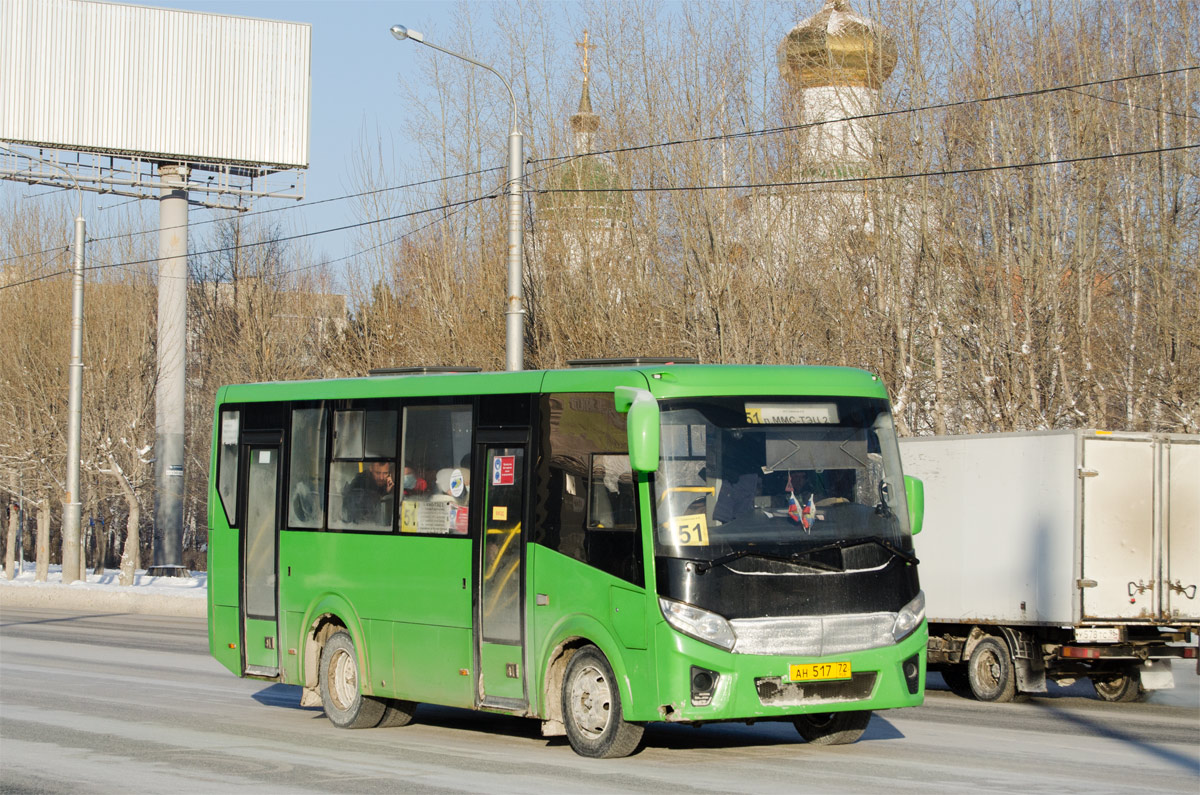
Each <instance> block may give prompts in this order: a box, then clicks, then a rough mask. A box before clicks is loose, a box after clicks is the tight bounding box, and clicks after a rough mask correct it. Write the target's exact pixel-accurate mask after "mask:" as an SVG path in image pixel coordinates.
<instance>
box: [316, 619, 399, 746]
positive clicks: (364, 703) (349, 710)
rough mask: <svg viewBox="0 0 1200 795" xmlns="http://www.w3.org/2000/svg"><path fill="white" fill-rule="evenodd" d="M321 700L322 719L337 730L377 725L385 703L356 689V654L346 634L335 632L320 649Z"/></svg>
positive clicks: (357, 673) (367, 727) (357, 674)
mask: <svg viewBox="0 0 1200 795" xmlns="http://www.w3.org/2000/svg"><path fill="white" fill-rule="evenodd" d="M320 678H321V701H322V703H323V704H324V705H325V717H327V718H329V721H330V722H331V723H332V724H333V725H334V726H337V727H338V728H339V729H370V728H373V727H375V726H378V725H379V721H380V720H381V719H382V718H383V713H384V710H385V709H386V706H387V705H386V704H385V703H384V701H383V700H382V699H378V698H372V697H371V696H364V695H363V694H362V691H361V689H360V688H359V685H358V683H359V679H360V675H359V670H358V655H357V654H355V653H354V641H353V640H351V638H350V636H349V635H348V634H346V633H345V632H335V633H334V634H332V635H330V636H329V640H327V641H325V648H324V649H322V650H321V668H320Z"/></svg>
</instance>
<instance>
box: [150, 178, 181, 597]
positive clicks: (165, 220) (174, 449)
mask: <svg viewBox="0 0 1200 795" xmlns="http://www.w3.org/2000/svg"><path fill="white" fill-rule="evenodd" d="M158 173H159V176H160V178H161V180H162V195H161V197H160V198H159V201H158V382H157V384H156V385H155V391H154V404H155V437H156V438H155V443H154V480H155V496H156V497H157V500H156V504H155V532H154V559H153V565H152V566H151V567H150V569H149V571H148V572H147V573H148V574H149V575H151V576H158V577H187V576H189V572H188V570H187V569H185V568H184V567H183V552H182V547H183V495H184V490H183V438H184V436H183V434H184V424H183V421H184V410H185V404H184V393H185V386H186V368H185V363H186V359H187V280H188V274H187V237H188V235H187V233H188V228H187V226H188V198H187V196H188V191H187V179H188V168H187V166H184V165H163V166H160V167H159V169H158Z"/></svg>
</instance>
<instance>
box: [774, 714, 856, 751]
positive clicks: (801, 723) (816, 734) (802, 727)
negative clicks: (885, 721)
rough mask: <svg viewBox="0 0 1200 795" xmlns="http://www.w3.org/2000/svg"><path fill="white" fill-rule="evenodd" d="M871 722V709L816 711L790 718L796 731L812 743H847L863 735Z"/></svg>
mask: <svg viewBox="0 0 1200 795" xmlns="http://www.w3.org/2000/svg"><path fill="white" fill-rule="evenodd" d="M870 722H871V710H869V709H864V710H856V711H854V712H816V713H812V714H809V715H797V716H796V717H794V718H792V723H793V724H795V726H796V731H798V732H800V736H801V737H803V738H804V741H805V742H807V743H811V744H813V745H847V744H849V743H852V742H854V741H856V740H857V739H858V738H859V737H862V736H863V732H865V731H866V730H867V724H868V723H870Z"/></svg>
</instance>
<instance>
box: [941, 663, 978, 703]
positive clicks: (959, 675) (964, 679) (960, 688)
mask: <svg viewBox="0 0 1200 795" xmlns="http://www.w3.org/2000/svg"><path fill="white" fill-rule="evenodd" d="M941 673H942V680H943V681H944V682H945V683H946V687H948V688H950V692H951V693H953V694H954V695H956V696H962V697H963V698H974V697H975V694H974V693H972V692H971V675H970V674H969V673H968V672H967V670H966V668H965V667H959V666H955V667H953V668H943V669H942V672H941Z"/></svg>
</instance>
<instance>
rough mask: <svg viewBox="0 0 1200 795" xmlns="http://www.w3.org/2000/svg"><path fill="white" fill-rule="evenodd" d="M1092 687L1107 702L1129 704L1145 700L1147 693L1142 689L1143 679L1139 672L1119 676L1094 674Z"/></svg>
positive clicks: (1118, 674) (1119, 674)
mask: <svg viewBox="0 0 1200 795" xmlns="http://www.w3.org/2000/svg"><path fill="white" fill-rule="evenodd" d="M1090 678H1091V680H1092V687H1094V688H1096V695H1098V696H1100V698H1102V699H1103V700H1105V701H1116V702H1123V703H1128V702H1130V701H1140V700H1141V699H1143V698H1145V696H1146V691H1145V690H1143V689H1142V677H1141V676H1140V675H1138V672H1137V671H1126V672H1124V673H1117V674H1092V675H1091V677H1090Z"/></svg>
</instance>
